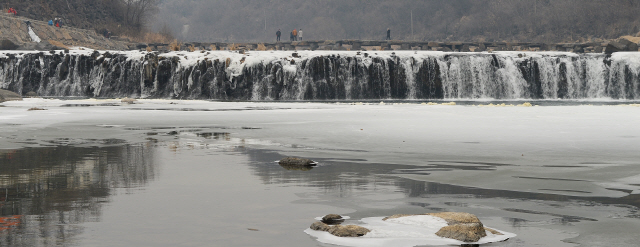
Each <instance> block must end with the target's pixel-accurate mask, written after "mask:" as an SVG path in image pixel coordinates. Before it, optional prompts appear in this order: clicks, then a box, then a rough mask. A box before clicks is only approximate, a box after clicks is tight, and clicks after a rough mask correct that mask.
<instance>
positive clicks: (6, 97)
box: [0, 89, 22, 103]
mask: <svg viewBox="0 0 640 247" xmlns="http://www.w3.org/2000/svg"><path fill="white" fill-rule="evenodd" d="M12 100H22V96H20V95H19V94H17V93H14V92H11V91H8V90H4V89H0V103H1V102H5V101H12Z"/></svg>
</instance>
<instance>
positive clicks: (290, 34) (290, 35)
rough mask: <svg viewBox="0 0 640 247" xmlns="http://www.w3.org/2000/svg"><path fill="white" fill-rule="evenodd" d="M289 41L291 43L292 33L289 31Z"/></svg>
mask: <svg viewBox="0 0 640 247" xmlns="http://www.w3.org/2000/svg"><path fill="white" fill-rule="evenodd" d="M289 40H290V41H293V31H291V32H290V33H289Z"/></svg>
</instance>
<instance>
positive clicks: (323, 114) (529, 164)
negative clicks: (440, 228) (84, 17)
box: [0, 99, 640, 246]
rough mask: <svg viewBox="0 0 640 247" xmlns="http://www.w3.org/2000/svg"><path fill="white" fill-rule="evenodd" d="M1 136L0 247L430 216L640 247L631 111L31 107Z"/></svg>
mask: <svg viewBox="0 0 640 247" xmlns="http://www.w3.org/2000/svg"><path fill="white" fill-rule="evenodd" d="M32 107H37V108H42V109H45V110H31V111H30V110H29V109H30V108H32ZM0 130H1V131H0V188H1V189H2V190H0V192H1V193H0V194H3V195H0V199H1V201H2V202H1V203H0V208H1V210H0V213H1V215H0V217H1V218H0V245H1V246H6V245H13V246H51V245H61V246H329V245H326V244H322V243H320V242H319V241H317V240H316V239H315V238H314V237H312V236H309V235H307V234H305V233H304V230H305V229H307V228H308V227H309V225H310V224H311V223H312V222H313V221H314V218H316V217H318V216H322V215H325V214H329V213H337V214H342V215H348V216H350V219H349V220H348V222H347V223H358V222H359V220H360V219H363V218H369V217H379V216H388V215H392V214H399V213H404V214H419V213H430V212H442V211H463V212H469V213H473V214H476V215H477V216H478V217H479V218H480V220H482V222H483V223H484V224H485V225H487V226H490V227H493V228H496V229H500V230H503V231H507V232H512V233H515V234H517V237H515V238H512V239H509V240H508V241H506V242H499V243H493V244H487V245H483V246H636V245H638V244H639V243H640V236H639V235H638V234H637V231H638V229H640V212H638V207H640V152H638V151H639V149H640V148H639V147H640V145H639V144H640V107H638V106H637V105H625V104H620V105H606V106H592V105H588V103H584V104H582V105H581V104H575V105H568V106H566V105H565V106H559V105H558V106H553V105H551V106H547V105H545V106H537V107H518V106H513V107H490V106H477V105H475V106H474V105H464V106H463V105H425V104H378V103H376V104H357V103H356V104H339V103H249V102H247V103H243V102H206V101H168V100H140V101H138V102H137V104H131V105H129V104H122V103H121V102H120V101H119V100H44V99H26V100H25V101H15V102H5V103H2V104H0ZM286 156H299V157H307V158H311V159H313V160H315V161H317V162H319V166H317V167H315V168H313V169H311V170H307V171H303V170H286V169H284V168H283V167H280V166H279V165H278V164H277V163H276V162H275V161H277V160H279V159H281V158H283V157H286ZM3 190H4V191H3Z"/></svg>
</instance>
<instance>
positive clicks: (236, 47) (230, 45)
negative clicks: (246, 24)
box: [227, 43, 240, 51]
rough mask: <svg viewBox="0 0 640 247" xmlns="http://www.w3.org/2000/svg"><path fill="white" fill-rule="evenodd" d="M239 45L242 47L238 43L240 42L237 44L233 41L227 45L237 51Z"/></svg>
mask: <svg viewBox="0 0 640 247" xmlns="http://www.w3.org/2000/svg"><path fill="white" fill-rule="evenodd" d="M238 47H240V45H238V44H236V43H232V44H229V45H228V46H227V49H229V50H230V51H235V50H237V49H238Z"/></svg>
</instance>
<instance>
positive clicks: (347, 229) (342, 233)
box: [329, 225, 371, 237]
mask: <svg viewBox="0 0 640 247" xmlns="http://www.w3.org/2000/svg"><path fill="white" fill-rule="evenodd" d="M370 231H371V230H369V229H367V228H364V227H361V226H356V225H347V226H341V225H337V226H332V227H331V228H330V229H329V233H331V234H332V235H334V236H337V237H360V236H364V235H365V234H367V233H368V232H370Z"/></svg>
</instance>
